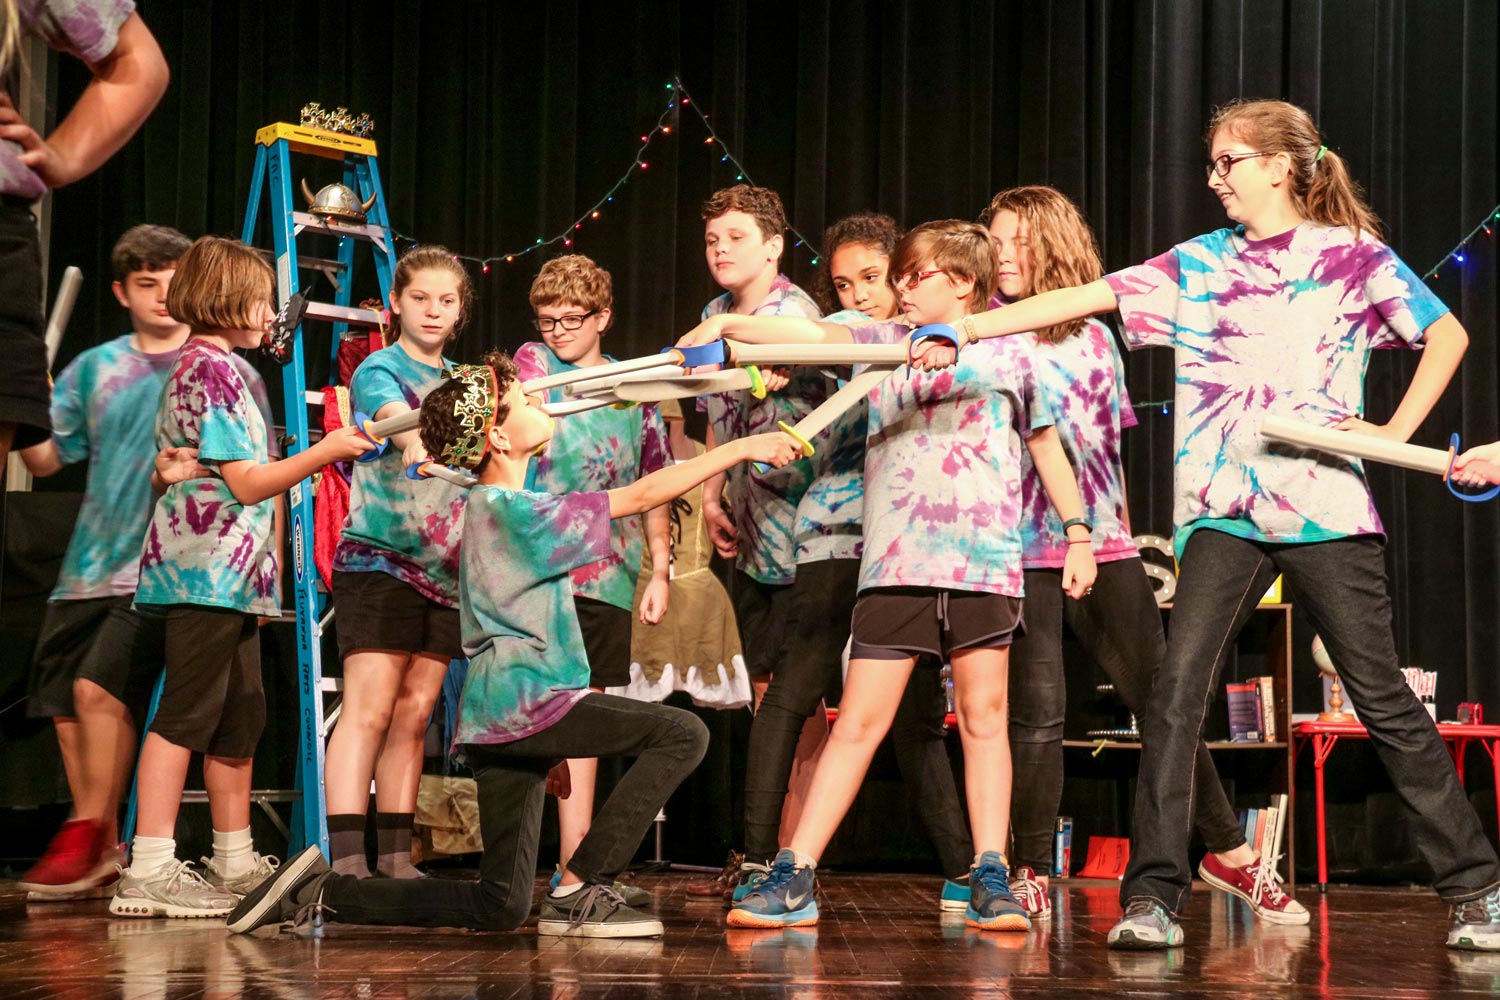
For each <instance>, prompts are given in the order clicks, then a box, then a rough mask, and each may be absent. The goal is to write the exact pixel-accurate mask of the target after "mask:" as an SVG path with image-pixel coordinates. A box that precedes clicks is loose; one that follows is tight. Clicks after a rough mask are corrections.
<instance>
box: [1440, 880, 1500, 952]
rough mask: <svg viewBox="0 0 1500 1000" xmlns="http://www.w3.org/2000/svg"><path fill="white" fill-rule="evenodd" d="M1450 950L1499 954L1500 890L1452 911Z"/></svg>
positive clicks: (1449, 935) (1449, 932) (1462, 904)
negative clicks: (1496, 952) (1494, 952)
mask: <svg viewBox="0 0 1500 1000" xmlns="http://www.w3.org/2000/svg"><path fill="white" fill-rule="evenodd" d="M1448 947H1450V948H1457V949H1460V950H1462V951H1500V889H1491V890H1490V891H1489V892H1487V893H1485V894H1484V895H1483V896H1480V897H1479V898H1478V899H1471V900H1469V901H1468V902H1467V903H1459V904H1458V905H1457V906H1455V907H1454V908H1453V924H1452V929H1451V930H1449V931H1448Z"/></svg>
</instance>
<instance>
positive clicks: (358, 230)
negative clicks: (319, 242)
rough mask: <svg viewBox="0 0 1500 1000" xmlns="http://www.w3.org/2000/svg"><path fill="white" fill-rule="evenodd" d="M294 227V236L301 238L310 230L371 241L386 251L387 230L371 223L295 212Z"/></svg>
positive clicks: (326, 234) (293, 214) (293, 215)
mask: <svg viewBox="0 0 1500 1000" xmlns="http://www.w3.org/2000/svg"><path fill="white" fill-rule="evenodd" d="M292 225H293V226H295V227H296V229H295V230H294V232H293V235H294V236H300V235H301V234H302V233H303V232H305V231H309V230H310V231H312V232H315V233H322V234H323V235H325V236H337V237H339V238H343V237H345V236H353V237H354V238H356V239H361V240H369V241H370V242H371V243H374V244H375V245H376V246H378V247H380V249H382V250H384V249H385V229H384V228H383V227H381V226H377V225H374V224H372V223H369V222H339V221H337V220H330V219H328V218H325V217H324V216H321V215H313V214H312V213H311V212H293V213H292Z"/></svg>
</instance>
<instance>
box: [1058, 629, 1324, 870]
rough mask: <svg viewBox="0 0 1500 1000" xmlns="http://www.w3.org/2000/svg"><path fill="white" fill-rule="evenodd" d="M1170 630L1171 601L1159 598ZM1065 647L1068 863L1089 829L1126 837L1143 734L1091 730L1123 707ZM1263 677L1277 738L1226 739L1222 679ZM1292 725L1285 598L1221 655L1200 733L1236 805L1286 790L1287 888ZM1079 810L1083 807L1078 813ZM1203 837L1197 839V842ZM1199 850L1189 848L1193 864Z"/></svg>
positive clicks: (1120, 720) (1118, 718) (1113, 719)
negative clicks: (1137, 737)
mask: <svg viewBox="0 0 1500 1000" xmlns="http://www.w3.org/2000/svg"><path fill="white" fill-rule="evenodd" d="M1161 611H1162V615H1163V616H1164V619H1165V621H1164V624H1165V625H1166V626H1167V628H1168V630H1169V634H1170V629H1171V613H1172V605H1171V604H1164V605H1162V606H1161ZM1067 647H1068V648H1065V650H1064V656H1065V659H1066V661H1067V667H1066V674H1067V677H1068V719H1067V723H1066V727H1067V728H1066V729H1065V738H1064V740H1063V747H1064V751H1065V754H1066V756H1065V758H1064V778H1065V780H1064V787H1063V807H1062V812H1063V814H1064V815H1071V816H1073V818H1074V831H1073V836H1074V839H1073V852H1074V859H1075V860H1074V867H1075V869H1076V868H1079V867H1082V862H1083V858H1084V854H1085V851H1086V849H1087V845H1088V837H1089V836H1090V835H1093V836H1126V835H1128V834H1129V832H1130V803H1131V801H1132V798H1133V795H1134V791H1135V776H1136V772H1137V770H1138V767H1139V757H1138V756H1137V754H1138V751H1139V750H1140V747H1141V745H1140V743H1139V742H1136V741H1133V740H1120V739H1111V738H1102V739H1101V738H1089V737H1088V736H1086V735H1085V734H1086V733H1087V732H1088V731H1089V730H1091V729H1104V728H1111V727H1117V726H1124V725H1127V724H1128V722H1129V713H1128V712H1127V711H1126V710H1125V708H1124V706H1123V704H1120V703H1119V701H1118V698H1112V697H1111V696H1107V695H1101V694H1100V693H1099V692H1098V691H1097V690H1096V688H1097V687H1098V684H1099V682H1101V681H1103V680H1105V679H1106V678H1105V676H1104V672H1103V671H1102V670H1101V669H1100V668H1099V667H1098V665H1096V664H1095V663H1093V662H1092V661H1091V660H1089V658H1088V657H1087V656H1086V655H1084V654H1083V652H1082V650H1081V649H1079V648H1078V646H1077V644H1076V643H1071V642H1070V643H1068V644H1067ZM1261 676H1269V677H1271V679H1272V689H1273V692H1274V701H1275V720H1276V733H1277V739H1276V740H1274V741H1271V742H1264V743H1231V742H1230V741H1229V738H1228V737H1229V712H1228V703H1227V700H1226V698H1225V693H1224V685H1225V684H1226V683H1228V682H1229V681H1242V680H1246V679H1248V678H1251V677H1261ZM1291 732H1292V606H1291V605H1290V604H1285V603H1276V604H1270V603H1267V604H1261V605H1259V606H1257V607H1256V609H1255V611H1254V612H1253V613H1252V614H1251V616H1250V620H1249V621H1248V622H1247V623H1246V624H1245V627H1244V628H1243V629H1242V630H1241V632H1240V634H1239V636H1238V638H1236V640H1235V643H1234V646H1233V648H1232V649H1230V650H1229V651H1228V653H1227V654H1226V656H1225V662H1224V664H1223V665H1222V668H1221V670H1220V676H1219V678H1218V680H1217V683H1216V684H1215V691H1214V704H1213V706H1212V707H1211V708H1210V710H1209V716H1208V722H1207V724H1206V725H1205V727H1204V739H1205V741H1206V742H1207V744H1208V747H1209V750H1210V751H1212V753H1213V755H1214V764H1215V766H1216V767H1217V768H1218V770H1219V777H1220V780H1222V781H1224V782H1225V785H1226V790H1228V791H1229V793H1230V795H1229V799H1230V802H1231V803H1232V804H1233V806H1234V808H1235V810H1236V811H1243V810H1245V809H1247V808H1256V809H1259V808H1264V807H1265V806H1267V805H1269V804H1270V797H1271V796H1272V795H1276V794H1285V795H1286V796H1287V815H1286V834H1285V839H1284V840H1283V842H1282V850H1283V852H1284V853H1283V857H1282V859H1281V865H1280V870H1281V874H1282V877H1283V878H1284V879H1285V880H1286V884H1287V886H1288V888H1292V887H1294V886H1295V881H1296V879H1295V876H1296V870H1297V869H1296V863H1295V854H1294V845H1293V840H1294V838H1293V836H1292V832H1293V831H1294V830H1295V829H1296V825H1295V823H1294V819H1295V804H1294V795H1293V790H1292V780H1293V777H1294V775H1295V774H1296V748H1295V746H1294V744H1293V742H1292V739H1291ZM1080 814H1081V815H1080ZM1195 846H1201V845H1195ZM1196 861H1197V858H1196V856H1195V857H1194V863H1195V865H1196Z"/></svg>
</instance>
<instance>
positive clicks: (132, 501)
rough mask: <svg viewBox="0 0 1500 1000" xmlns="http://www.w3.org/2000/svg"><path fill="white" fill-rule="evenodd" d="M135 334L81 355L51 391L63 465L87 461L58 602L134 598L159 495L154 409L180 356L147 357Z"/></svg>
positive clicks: (56, 442) (54, 435) (56, 596)
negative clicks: (154, 475) (154, 477)
mask: <svg viewBox="0 0 1500 1000" xmlns="http://www.w3.org/2000/svg"><path fill="white" fill-rule="evenodd" d="M130 341H131V337H130V335H129V334H127V335H125V336H123V337H116V338H115V339H114V340H111V341H110V342H108V343H107V344H100V345H99V346H98V347H91V348H89V349H88V350H87V351H84V352H83V353H82V354H80V355H78V357H77V358H75V359H73V362H72V363H71V364H69V365H68V367H66V368H64V369H63V372H62V374H61V375H59V376H58V377H57V383H56V385H54V386H53V388H52V443H53V445H54V446H56V448H57V458H58V460H59V461H60V462H62V463H63V464H64V465H71V464H73V463H74V462H82V461H83V460H84V459H90V461H89V476H88V485H87V486H86V487H85V488H84V493H83V504H82V505H81V506H80V507H79V508H78V521H77V523H76V524H75V525H74V527H73V537H72V538H71V539H70V540H69V542H68V551H67V554H65V555H64V556H63V561H62V567H61V568H60V569H59V570H58V574H57V586H56V587H55V588H54V589H53V591H52V600H54V601H78V600H85V599H88V598H95V597H111V596H120V595H125V594H133V593H135V585H136V580H137V579H138V578H139V577H140V572H141V540H142V539H144V538H145V537H146V525H147V524H149V523H150V521H151V509H152V508H153V507H154V506H155V505H156V494H155V493H153V492H152V491H151V470H152V465H153V463H154V461H155V459H156V445H155V443H154V432H155V428H156V405H157V403H158V402H160V400H161V390H162V386H164V385H166V382H167V372H168V371H170V370H171V368H172V360H173V359H174V358H175V357H177V352H176V351H166V352H164V353H160V354H147V353H145V352H144V351H138V350H136V349H135V348H134V347H132V346H131V345H130Z"/></svg>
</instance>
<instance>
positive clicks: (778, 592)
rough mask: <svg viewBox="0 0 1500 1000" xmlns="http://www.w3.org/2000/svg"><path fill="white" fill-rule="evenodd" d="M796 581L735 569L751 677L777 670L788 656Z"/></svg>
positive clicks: (733, 595)
mask: <svg viewBox="0 0 1500 1000" xmlns="http://www.w3.org/2000/svg"><path fill="white" fill-rule="evenodd" d="M795 586H796V584H791V583H785V584H777V583H761V582H760V581H759V580H755V579H753V578H751V577H748V576H746V575H745V574H744V573H741V572H740V571H739V570H735V573H734V579H733V581H732V585H731V589H730V600H731V602H732V603H733V604H734V619H735V622H736V623H737V624H738V626H739V630H740V648H741V649H742V650H743V651H744V657H745V666H746V667H747V668H748V669H749V671H750V676H751V677H766V676H768V675H770V674H774V673H775V672H776V670H777V668H778V667H780V666H781V663H782V660H783V659H784V658H785V656H786V651H787V639H788V638H789V636H790V635H791V632H792V621H793V610H794V608H793V601H792V590H793V588H794V587H795Z"/></svg>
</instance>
